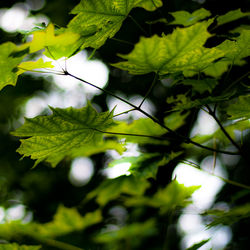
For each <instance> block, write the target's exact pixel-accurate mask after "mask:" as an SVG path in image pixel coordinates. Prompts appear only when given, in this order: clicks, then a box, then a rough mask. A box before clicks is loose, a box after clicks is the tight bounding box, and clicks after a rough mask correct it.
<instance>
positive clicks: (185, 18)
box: [169, 8, 211, 26]
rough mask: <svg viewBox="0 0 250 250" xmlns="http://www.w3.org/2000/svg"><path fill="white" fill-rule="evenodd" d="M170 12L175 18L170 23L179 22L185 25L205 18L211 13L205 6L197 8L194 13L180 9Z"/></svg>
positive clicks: (178, 23)
mask: <svg viewBox="0 0 250 250" xmlns="http://www.w3.org/2000/svg"><path fill="white" fill-rule="evenodd" d="M169 14H171V15H172V16H173V17H174V19H175V20H174V21H172V22H171V23H170V24H177V25H183V26H190V25H193V24H195V23H197V22H198V21H200V20H202V19H205V18H206V17H209V16H210V15H211V13H210V11H208V10H205V9H203V8H201V9H198V10H195V11H194V12H192V13H189V12H187V11H184V10H180V11H176V12H170V13H169Z"/></svg>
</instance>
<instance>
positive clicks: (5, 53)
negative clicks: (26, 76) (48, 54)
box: [0, 42, 26, 90]
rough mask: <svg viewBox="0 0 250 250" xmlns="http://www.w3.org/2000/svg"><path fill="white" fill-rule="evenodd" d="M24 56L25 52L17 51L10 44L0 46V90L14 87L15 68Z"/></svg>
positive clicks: (15, 47) (14, 46) (15, 79)
mask: <svg viewBox="0 0 250 250" xmlns="http://www.w3.org/2000/svg"><path fill="white" fill-rule="evenodd" d="M25 54H26V50H18V48H17V46H16V45H15V44H13V43H11V42H7V43H4V44H1V45H0V90H1V89H2V88H3V87H5V86H6V85H16V81H17V77H18V75H17V71H18V69H17V66H18V64H19V63H21V61H22V60H23V58H24V55H25Z"/></svg>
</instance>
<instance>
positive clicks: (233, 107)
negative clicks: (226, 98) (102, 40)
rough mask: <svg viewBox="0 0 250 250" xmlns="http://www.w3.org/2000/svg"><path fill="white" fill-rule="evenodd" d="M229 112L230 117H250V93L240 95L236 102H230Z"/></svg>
mask: <svg viewBox="0 0 250 250" xmlns="http://www.w3.org/2000/svg"><path fill="white" fill-rule="evenodd" d="M227 114H228V115H229V116H230V117H229V118H230V119H249V118H250V95H245V96H239V97H238V99H237V101H236V102H235V103H231V104H229V106H228V108H227Z"/></svg>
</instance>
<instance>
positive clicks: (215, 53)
mask: <svg viewBox="0 0 250 250" xmlns="http://www.w3.org/2000/svg"><path fill="white" fill-rule="evenodd" d="M209 24H210V22H202V23H197V24H195V25H193V26H190V27H188V28H182V29H180V28H177V29H176V30H175V31H174V32H173V33H172V34H170V35H166V36H165V35H164V36H162V37H158V36H157V35H155V36H153V37H150V38H141V40H140V42H139V43H137V44H136V45H135V48H134V50H133V51H132V52H131V53H130V54H128V55H120V57H122V58H123V59H126V60H127V61H124V62H119V63H115V64H113V66H115V67H117V68H120V69H122V70H127V71H129V73H130V74H137V75H140V74H147V73H150V72H156V73H158V74H160V75H164V74H167V73H174V72H179V71H184V74H185V73H186V74H189V75H190V74H191V75H193V74H195V73H198V72H199V71H202V70H203V69H205V68H206V67H207V66H209V64H210V63H211V62H213V61H214V60H216V59H218V58H220V57H222V56H223V55H224V53H223V52H222V51H220V50H218V49H216V48H212V49H209V48H205V47H203V45H204V43H205V42H206V40H207V39H208V38H209V37H210V34H209V33H208V32H207V27H208V25H209Z"/></svg>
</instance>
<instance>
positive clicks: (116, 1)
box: [68, 0, 162, 49]
mask: <svg viewBox="0 0 250 250" xmlns="http://www.w3.org/2000/svg"><path fill="white" fill-rule="evenodd" d="M153 1H154V2H153ZM153 1H152V0H81V2H80V3H79V4H78V5H77V6H76V7H75V8H74V9H73V10H72V12H71V13H72V14H76V15H77V16H75V17H74V18H73V19H72V20H71V21H70V22H69V24H68V29H69V30H70V31H73V32H75V33H79V34H82V32H84V31H85V30H88V29H89V28H91V27H95V29H96V32H95V34H93V35H91V36H89V37H85V38H84V39H83V42H82V46H81V48H82V49H84V48H86V47H92V48H96V49H97V48H99V47H101V46H102V45H103V44H104V43H105V41H106V40H107V39H108V38H111V37H113V36H114V35H115V34H116V33H117V31H118V30H119V29H120V28H121V25H122V22H123V21H124V20H125V19H126V18H127V16H128V14H129V12H130V11H131V10H132V9H133V8H135V7H143V8H145V9H147V10H151V11H152V10H155V9H156V7H160V6H161V5H162V2H161V0H153ZM83 35H84V34H83Z"/></svg>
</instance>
